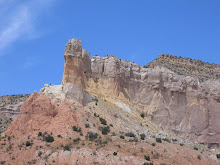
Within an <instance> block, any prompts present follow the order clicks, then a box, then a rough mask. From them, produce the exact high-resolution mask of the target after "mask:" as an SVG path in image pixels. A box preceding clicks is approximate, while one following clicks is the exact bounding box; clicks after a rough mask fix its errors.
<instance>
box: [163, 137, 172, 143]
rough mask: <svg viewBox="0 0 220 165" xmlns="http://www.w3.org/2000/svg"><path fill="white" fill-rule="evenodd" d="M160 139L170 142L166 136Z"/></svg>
mask: <svg viewBox="0 0 220 165" xmlns="http://www.w3.org/2000/svg"><path fill="white" fill-rule="evenodd" d="M162 140H163V141H166V142H168V143H170V140H169V139H167V138H163V139H162Z"/></svg>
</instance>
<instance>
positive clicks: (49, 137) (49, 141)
mask: <svg viewBox="0 0 220 165" xmlns="http://www.w3.org/2000/svg"><path fill="white" fill-rule="evenodd" d="M44 140H45V141H46V142H48V143H52V142H53V141H54V138H53V136H51V135H48V136H46V137H45V139H44Z"/></svg>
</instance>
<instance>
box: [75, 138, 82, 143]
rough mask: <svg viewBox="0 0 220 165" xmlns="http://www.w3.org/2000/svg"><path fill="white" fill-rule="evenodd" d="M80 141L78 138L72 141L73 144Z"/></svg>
mask: <svg viewBox="0 0 220 165" xmlns="http://www.w3.org/2000/svg"><path fill="white" fill-rule="evenodd" d="M80 140H81V139H80V138H76V139H73V142H75V143H77V142H79V141H80Z"/></svg>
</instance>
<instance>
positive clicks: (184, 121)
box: [63, 39, 220, 143]
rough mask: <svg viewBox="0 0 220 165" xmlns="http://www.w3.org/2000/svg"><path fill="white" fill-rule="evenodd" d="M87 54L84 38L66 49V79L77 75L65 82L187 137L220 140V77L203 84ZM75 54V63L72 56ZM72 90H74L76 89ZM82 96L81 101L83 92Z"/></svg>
mask: <svg viewBox="0 0 220 165" xmlns="http://www.w3.org/2000/svg"><path fill="white" fill-rule="evenodd" d="M80 51H81V52H80ZM85 52H86V53H85ZM71 53H72V54H74V53H75V55H70V54H71ZM82 54H89V53H88V52H87V51H85V50H82V48H81V42H80V41H79V40H75V39H73V40H70V41H69V42H68V44H67V46H66V50H65V53H64V55H65V60H66V62H65V71H64V77H74V76H76V78H72V79H71V81H66V79H65V78H64V79H63V83H64V82H71V83H72V84H81V86H80V87H82V88H83V87H84V86H85V87H86V91H88V92H89V93H91V94H93V95H95V96H98V97H102V98H105V99H108V100H110V101H111V102H113V103H116V102H122V103H126V104H128V105H129V104H130V105H131V106H132V107H135V110H136V111H137V112H139V113H142V112H143V113H144V114H145V115H146V116H148V117H149V118H150V119H151V120H152V121H153V122H154V123H155V124H157V125H160V126H161V127H163V128H165V129H168V130H172V131H173V132H175V133H176V134H177V135H180V136H182V137H184V138H190V139H191V140H198V141H200V142H207V143H220V129H219V128H220V127H219V126H220V120H219V117H220V110H219V107H220V82H219V81H218V80H212V81H206V82H203V83H201V82H200V81H199V80H198V79H197V78H195V77H190V76H180V75H177V74H175V73H172V72H167V71H166V70H162V71H161V70H160V69H158V68H156V69H151V68H144V67H142V66H139V65H137V64H134V63H131V62H127V61H124V60H121V59H119V58H117V57H108V56H107V57H102V58H101V57H99V56H94V57H93V58H92V59H91V63H90V60H89V55H87V56H86V60H85V59H84V60H82V59H83V57H82ZM73 56H74V58H72V57H73ZM70 57H71V59H72V62H71V63H69V62H68V59H67V58H70ZM90 66H91V68H90ZM67 70H71V71H67ZM67 89H71V90H70V91H73V90H74V89H76V87H72V88H70V87H68V88H67ZM78 91H79V90H78ZM73 95H77V94H75V93H74V94H73ZM77 96H79V94H78V95H77ZM80 96H81V97H80V98H79V99H80V100H82V97H84V95H83V94H82V95H80ZM71 97H72V96H71Z"/></svg>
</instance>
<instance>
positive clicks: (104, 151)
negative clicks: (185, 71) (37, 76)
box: [0, 39, 220, 165]
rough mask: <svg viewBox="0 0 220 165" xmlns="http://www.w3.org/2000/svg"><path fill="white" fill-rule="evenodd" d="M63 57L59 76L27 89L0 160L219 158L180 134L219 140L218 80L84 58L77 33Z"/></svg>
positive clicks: (109, 59)
mask: <svg viewBox="0 0 220 165" xmlns="http://www.w3.org/2000/svg"><path fill="white" fill-rule="evenodd" d="M64 58H65V67H64V74H63V80H62V84H61V85H47V84H45V86H44V88H42V89H41V90H40V92H39V93H37V92H34V93H33V94H32V95H30V97H29V98H28V99H27V100H26V101H25V102H24V103H23V105H22V106H21V110H20V115H19V117H18V118H17V119H16V120H15V121H13V122H12V123H11V124H10V125H9V127H8V129H7V130H6V131H5V132H4V133H2V134H1V136H0V140H2V141H3V139H4V141H3V143H2V146H1V147H0V162H1V163H3V164H4V163H5V164H6V163H7V164H42V165H43V164H57V165H58V164H116V163H118V164H144V163H146V161H147V163H149V159H150V160H151V161H152V162H153V163H154V164H164V163H167V164H201V165H206V164H216V165H217V164H219V161H218V159H217V157H218V156H216V154H218V153H219V150H209V149H208V148H207V147H206V146H205V145H201V144H198V143H196V142H191V141H189V140H187V139H190V140H193V141H198V142H204V143H214V144H219V143H220V136H219V135H220V132H219V131H220V130H219V126H220V123H219V118H220V111H219V107H220V90H219V87H220V82H219V81H210V80H209V81H206V82H203V83H200V81H199V80H198V79H197V78H194V77H190V76H179V75H176V74H175V73H172V72H170V71H168V72H167V70H163V71H161V70H158V68H157V69H151V68H145V67H142V66H139V65H137V64H134V63H131V62H127V61H124V60H121V59H119V58H117V57H108V56H107V57H99V56H94V57H93V58H92V59H90V54H89V52H87V51H86V50H85V49H82V46H81V41H80V40H79V39H71V40H69V42H68V43H67V45H66V48H65V52H64ZM174 133H175V134H176V135H178V136H180V137H182V138H183V139H181V138H178V137H177V136H176V135H174ZM155 138H156V139H155ZM48 139H49V140H48ZM177 144H179V145H177ZM155 145H156V146H155ZM197 150H199V152H198V151H197ZM198 154H199V155H198ZM148 157H149V158H148ZM201 159H202V160H201Z"/></svg>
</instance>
